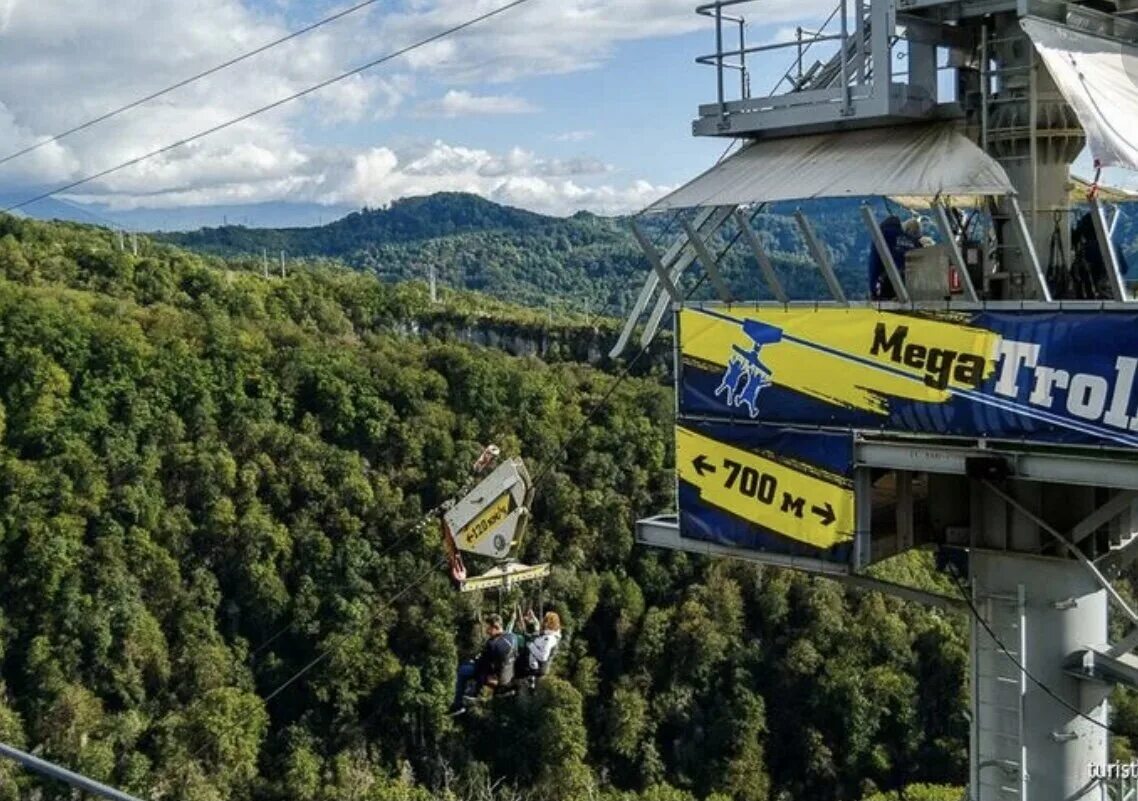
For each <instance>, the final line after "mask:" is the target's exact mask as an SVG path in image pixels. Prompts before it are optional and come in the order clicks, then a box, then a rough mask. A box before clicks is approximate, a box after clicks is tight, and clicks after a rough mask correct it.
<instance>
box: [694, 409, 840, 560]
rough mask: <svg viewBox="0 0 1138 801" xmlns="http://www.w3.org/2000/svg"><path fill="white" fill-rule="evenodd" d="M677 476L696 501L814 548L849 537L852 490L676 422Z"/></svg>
mask: <svg viewBox="0 0 1138 801" xmlns="http://www.w3.org/2000/svg"><path fill="white" fill-rule="evenodd" d="M676 464H677V465H678V466H679V477H680V480H681V481H684V482H686V483H688V484H690V485H692V486H693V487H695V488H696V489H697V490H699V497H700V501H701V502H702V503H705V504H709V505H711V506H714V507H716V508H718V509H721V510H723V511H725V512H729V513H730V514H732V515H734V516H735V517H738V518H741V519H743V520H746V521H748V522H751V523H754V524H756V525H759V526H762V527H763V528H765V529H767V530H769V531H771V532H774V533H775V534H779V535H781V536H784V537H787V538H788V539H792V540H796V541H798V542H801V543H806V544H809V545H813V546H815V547H818V548H831V547H833V546H835V545H839V544H841V543H845V542H849V541H850V540H852V539H853V531H854V494H853V490H852V489H850V488H848V487H846V486H843V485H842V484H840V483H835V482H834V481H827V480H826V479H825V478H824V477H823V476H821V475H819V474H818V473H812V472H804V471H803V470H802V469H800V466H798V465H795V464H791V463H784V462H782V461H778V457H777V456H771V457H768V456H763V455H760V454H758V453H754V452H752V451H749V450H747V449H745V448H740V447H738V446H736V445H732V444H729V443H726V442H720V441H719V440H716V439H712V438H711V437H708V436H706V435H704V434H702V433H700V432H698V431H694V430H691V429H687V428H684V427H683V426H677V427H676Z"/></svg>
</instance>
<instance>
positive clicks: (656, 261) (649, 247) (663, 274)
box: [631, 220, 680, 303]
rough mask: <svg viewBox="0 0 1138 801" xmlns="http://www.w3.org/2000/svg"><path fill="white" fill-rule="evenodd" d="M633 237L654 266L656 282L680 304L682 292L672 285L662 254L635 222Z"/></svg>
mask: <svg viewBox="0 0 1138 801" xmlns="http://www.w3.org/2000/svg"><path fill="white" fill-rule="evenodd" d="M631 227H632V235H633V236H634V237H636V243H637V244H638V245H640V249H641V250H642V251H644V255H645V257H647V259H648V263H649V264H650V265H652V271H653V272H654V273H656V280H658V281H659V282H660V286H662V287H664V291H665V292H667V293H668V297H670V298H671V299H672V300H673V301H674V302H676V303H679V302H680V292H679V290H678V289H676V285H675V284H673V283H672V279H671V278H669V277H668V268H666V267H665V266H664V263H663V262H661V261H660V254H659V253H657V252H656V247H655V245H653V244H652V243H651V242H649V241H648V237H646V236H645V235H644V232H643V231H641V230H640V226H639V225H637V224H636V221H635V220H633V221H632V223H631Z"/></svg>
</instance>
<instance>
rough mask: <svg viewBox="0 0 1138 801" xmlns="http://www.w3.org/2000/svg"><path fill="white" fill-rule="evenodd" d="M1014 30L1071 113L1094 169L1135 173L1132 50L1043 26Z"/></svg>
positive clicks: (1137, 106) (1137, 135)
mask: <svg viewBox="0 0 1138 801" xmlns="http://www.w3.org/2000/svg"><path fill="white" fill-rule="evenodd" d="M1020 24H1021V25H1022V26H1023V29H1024V31H1025V32H1026V33H1027V35H1028V36H1030V37H1031V40H1032V41H1033V42H1034V43H1035V49H1036V50H1037V51H1039V55H1040V56H1042V57H1043V60H1044V62H1045V63H1046V64H1047V70H1048V72H1050V73H1051V77H1053V78H1054V79H1055V83H1056V84H1057V85H1058V86H1059V91H1060V92H1062V94H1063V97H1065V98H1066V99H1067V102H1068V103H1070V104H1071V108H1072V109H1074V110H1075V115H1076V116H1077V117H1078V118H1079V123H1080V124H1082V126H1083V130H1084V131H1086V134H1087V144H1088V145H1089V146H1090V149H1091V154H1092V155H1093V156H1094V157H1095V159H1096V160H1097V161H1098V162H1099V164H1101V165H1102V166H1104V167H1110V166H1116V167H1129V168H1130V169H1132V170H1138V50H1135V48H1133V47H1127V46H1125V45H1123V44H1120V43H1118V42H1115V41H1111V40H1108V39H1102V38H1100V37H1097V36H1090V35H1088V34H1085V33H1080V32H1078V31H1075V30H1072V29H1070V28H1065V27H1063V26H1061V25H1056V24H1054V23H1051V22H1044V21H1043V20H1038V19H1031V18H1027V19H1023V20H1020Z"/></svg>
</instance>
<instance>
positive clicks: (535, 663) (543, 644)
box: [519, 609, 561, 678]
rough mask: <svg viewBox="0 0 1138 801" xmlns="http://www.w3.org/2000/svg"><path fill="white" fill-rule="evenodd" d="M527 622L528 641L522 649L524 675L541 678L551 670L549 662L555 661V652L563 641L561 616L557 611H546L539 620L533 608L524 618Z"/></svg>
mask: <svg viewBox="0 0 1138 801" xmlns="http://www.w3.org/2000/svg"><path fill="white" fill-rule="evenodd" d="M522 620H523V622H524V623H525V631H526V638H525V639H526V642H525V649H524V650H523V651H522V660H520V661H524V664H523V665H520V666H519V667H522V668H523V671H521V672H522V675H524V676H535V677H538V678H540V677H541V676H544V675H545V674H546V673H548V672H549V663H550V662H552V661H553V653H554V651H556V650H557V646H558V645H560V643H561V618H560V617H559V616H558V614H557V613H556V612H546V613H545V616H544V617H543V618H542V619H541V622H540V623H539V622H538V619H537V615H535V614H534V613H533V610H532V609H531V610H529V611H527V612H526V614H525V617H524V618H522Z"/></svg>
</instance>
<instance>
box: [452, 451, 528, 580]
mask: <svg viewBox="0 0 1138 801" xmlns="http://www.w3.org/2000/svg"><path fill="white" fill-rule="evenodd" d="M498 453H499V451H498V448H497V447H495V446H493V445H491V446H489V447H487V448H486V449H485V450H484V451H483V452H482V455H481V456H480V457H479V459H478V461H477V462H475V464H474V473H475V474H476V475H477V474H479V473H481V472H483V471H485V470H486V469H488V468H489V466H490V465H491V464H493V462H494V460H495V459H496V458H497V456H498ZM533 496H534V486H533V480H532V479H531V478H530V474H529V471H528V470H526V466H525V463H524V462H523V461H522V459H521V458H519V457H515V458H512V459H507V460H505V461H503V462H502V463H501V464H499V465H498V466H497V467H496V468H495V469H494V470H493V471H491V472H490V474H489V475H487V476H486V477H485V478H484V479H482V480H481V481H480V482H479V483H478V485H477V486H475V487H474V489H472V490H470V491H469V492H467V493H466V494H465V495H463V496H462V497H461V498H459V499H458V500H456V501H455V502H454V503H453V504H452V505H451V506H450V507H449V508H447V509H445V511H444V512H443V514H442V516H441V518H440V521H441V522H440V525H441V527H442V535H443V547H444V549H445V550H446V553H447V562H448V565H449V570H450V576H451V580H452V581H453V582H454V584H455V586H456V587H457V588H458V590H459V591H460V592H477V591H480V590H487V589H497V590H499V592H505V591H508V590H510V589H512V588H513V587H515V586H516V585H518V584H522V583H525V582H529V581H536V580H539V579H543V578H545V577H546V576H548V575H549V565H548V564H540V565H526V564H522V563H520V562H518V561H516V559H515V554H516V553H517V551H518V549H519V547H520V544H521V540H522V535H523V534H524V533H525V528H526V523H527V522H528V520H529V515H530V506H531V505H532V503H533ZM463 554H470V555H472V556H477V557H483V558H486V559H491V560H493V561H494V562H495V565H494V566H493V567H492V568H490V569H489V570H487V571H486V572H485V573H482V574H481V575H478V576H469V575H468V574H467V570H466V565H465V563H464V561H463V558H462V555H463Z"/></svg>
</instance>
